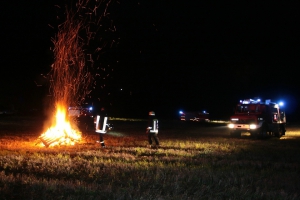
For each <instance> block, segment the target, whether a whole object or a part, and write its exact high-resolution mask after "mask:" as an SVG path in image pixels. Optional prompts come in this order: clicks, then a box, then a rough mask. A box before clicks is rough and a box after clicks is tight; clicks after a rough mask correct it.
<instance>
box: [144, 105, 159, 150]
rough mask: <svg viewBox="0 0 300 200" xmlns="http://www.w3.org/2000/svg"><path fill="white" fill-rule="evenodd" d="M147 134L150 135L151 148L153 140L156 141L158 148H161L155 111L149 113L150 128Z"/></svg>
mask: <svg viewBox="0 0 300 200" xmlns="http://www.w3.org/2000/svg"><path fill="white" fill-rule="evenodd" d="M146 133H147V134H148V142H149V145H150V147H151V145H152V139H154V141H155V144H156V146H157V147H158V146H159V139H158V137H157V134H158V119H156V117H155V113H154V112H153V111H150V112H149V119H148V126H147V130H146Z"/></svg>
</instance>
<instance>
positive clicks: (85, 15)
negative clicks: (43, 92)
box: [39, 0, 114, 146]
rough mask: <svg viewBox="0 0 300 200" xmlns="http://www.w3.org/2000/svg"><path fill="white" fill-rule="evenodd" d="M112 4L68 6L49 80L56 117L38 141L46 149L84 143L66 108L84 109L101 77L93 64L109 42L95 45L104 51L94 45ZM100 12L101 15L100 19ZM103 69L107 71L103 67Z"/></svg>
mask: <svg viewBox="0 0 300 200" xmlns="http://www.w3.org/2000/svg"><path fill="white" fill-rule="evenodd" d="M110 2H111V1H110V0H109V1H105V0H104V1H95V2H94V1H89V0H80V1H79V2H78V3H76V4H75V5H76V6H75V7H73V8H68V7H67V6H66V11H65V21H64V22H63V23H62V24H60V25H59V26H58V33H57V34H56V36H55V37H54V38H53V39H52V42H53V44H54V49H53V53H54V63H53V64H52V66H51V71H50V73H49V74H48V76H49V77H50V93H51V95H52V103H53V105H54V109H53V113H54V114H53V116H52V118H53V119H52V120H51V122H52V124H51V125H50V128H48V129H47V130H46V132H44V133H43V134H42V135H41V136H40V137H39V139H40V140H41V141H42V142H43V144H44V145H45V146H54V145H57V144H63V145H73V144H75V143H76V142H78V141H80V139H81V133H80V131H78V130H76V129H73V128H72V127H76V126H71V125H72V124H71V123H75V122H70V121H69V120H68V119H67V116H68V114H67V111H68V110H67V108H68V107H69V106H77V105H81V104H82V103H83V102H84V101H85V98H86V97H87V96H89V95H90V93H91V91H92V88H95V85H96V80H95V78H94V77H96V76H101V77H102V75H101V74H100V73H98V72H96V70H95V67H94V64H95V61H96V60H98V58H99V52H100V51H101V50H102V49H103V47H104V46H105V45H107V42H106V41H105V44H103V42H99V41H103V39H102V38H100V39H99V40H97V42H95V44H96V45H101V44H102V45H103V46H102V47H99V46H95V44H94V43H93V44H92V42H93V41H96V39H97V32H98V31H99V28H100V27H103V26H102V24H101V21H102V20H103V19H105V17H106V15H107V14H108V13H107V8H108V6H109V4H110ZM70 7H72V6H70ZM100 10H102V12H100ZM99 12H100V13H102V14H100V15H98V13H99ZM110 30H111V31H114V29H110ZM93 45H94V46H93ZM90 46H93V48H92V49H91V48H90ZM97 68H100V67H99V66H98V67H97ZM101 69H102V71H107V70H105V68H103V67H102V68H101ZM107 76H108V74H107V75H106V76H104V77H103V79H105V77H107Z"/></svg>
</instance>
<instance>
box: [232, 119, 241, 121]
mask: <svg viewBox="0 0 300 200" xmlns="http://www.w3.org/2000/svg"><path fill="white" fill-rule="evenodd" d="M231 121H239V119H238V118H232V119H231Z"/></svg>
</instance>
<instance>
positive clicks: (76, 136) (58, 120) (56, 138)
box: [39, 104, 81, 147]
mask: <svg viewBox="0 0 300 200" xmlns="http://www.w3.org/2000/svg"><path fill="white" fill-rule="evenodd" d="M66 113H67V110H66V108H65V107H64V106H62V105H60V104H58V106H57V110H56V114H55V119H54V120H52V121H53V125H52V126H51V127H50V128H48V130H47V131H46V132H44V133H43V134H42V135H41V136H40V137H39V139H40V140H41V141H42V142H43V144H44V145H45V146H47V147H49V146H56V145H74V144H75V143H76V142H79V141H80V140H81V132H79V131H77V130H75V129H73V128H72V127H71V123H70V122H69V121H68V120H67V118H66Z"/></svg>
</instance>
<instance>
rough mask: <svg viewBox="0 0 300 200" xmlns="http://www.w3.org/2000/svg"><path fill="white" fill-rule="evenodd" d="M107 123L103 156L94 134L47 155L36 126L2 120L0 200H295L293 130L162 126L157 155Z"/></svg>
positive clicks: (134, 133) (140, 124) (128, 125)
mask: <svg viewBox="0 0 300 200" xmlns="http://www.w3.org/2000/svg"><path fill="white" fill-rule="evenodd" d="M113 123H114V124H115V130H114V131H111V132H110V133H108V134H107V135H105V142H106V145H107V148H105V149H101V148H99V144H97V143H95V141H96V140H98V135H97V134H95V133H93V131H83V140H82V141H81V142H80V143H78V144H76V145H74V146H56V147H49V148H46V147H44V146H42V145H41V143H40V141H39V140H38V137H39V135H40V134H41V131H42V127H43V123H42V121H41V120H39V119H26V118H14V119H11V118H10V119H8V118H1V119H0V148H1V150H0V199H85V200H87V199H160V200H163V199H300V192H299V191H300V153H299V150H300V138H299V137H298V133H299V130H300V129H298V127H296V126H294V127H291V128H290V129H289V127H287V137H283V138H281V139H278V138H268V139H264V140H258V139H252V138H250V137H247V136H243V137H241V138H230V137H229V135H228V134H223V132H224V131H223V132H222V134H221V130H223V129H221V128H220V127H219V125H212V126H205V125H200V124H192V125H191V126H190V125H189V124H188V125H187V124H180V123H178V122H163V123H162V125H161V127H162V128H161V131H160V133H159V139H160V141H161V147H159V148H157V149H156V148H149V147H147V137H146V134H145V128H146V122H144V121H113ZM168 123H169V124H168ZM167 124H168V125H167ZM174 124H177V125H176V126H174ZM172 127H174V128H172Z"/></svg>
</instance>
